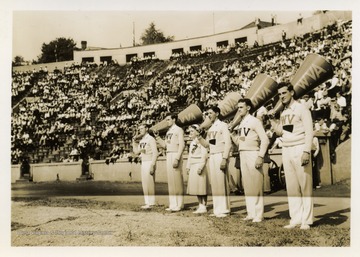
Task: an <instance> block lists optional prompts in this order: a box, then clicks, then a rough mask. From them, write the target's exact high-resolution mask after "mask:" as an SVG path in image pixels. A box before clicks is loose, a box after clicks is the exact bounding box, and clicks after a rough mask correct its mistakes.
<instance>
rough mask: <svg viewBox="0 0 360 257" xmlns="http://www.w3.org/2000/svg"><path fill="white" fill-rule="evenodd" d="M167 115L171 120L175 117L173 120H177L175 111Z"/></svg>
mask: <svg viewBox="0 0 360 257" xmlns="http://www.w3.org/2000/svg"><path fill="white" fill-rule="evenodd" d="M168 116H170V118H171V119H172V120H174V119H175V121H177V119H178V115H177V113H169V115H168Z"/></svg>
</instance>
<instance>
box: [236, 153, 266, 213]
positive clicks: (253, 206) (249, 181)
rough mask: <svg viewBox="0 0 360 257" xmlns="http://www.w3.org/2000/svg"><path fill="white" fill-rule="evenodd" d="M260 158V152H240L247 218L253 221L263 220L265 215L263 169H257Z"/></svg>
mask: <svg viewBox="0 0 360 257" xmlns="http://www.w3.org/2000/svg"><path fill="white" fill-rule="evenodd" d="M258 156H259V152H258V151H240V164H241V173H242V178H243V184H244V193H245V202H246V211H247V216H248V217H250V218H253V219H263V214H264V197H263V184H264V174H263V169H262V167H261V168H260V169H256V168H255V162H256V159H257V157H258Z"/></svg>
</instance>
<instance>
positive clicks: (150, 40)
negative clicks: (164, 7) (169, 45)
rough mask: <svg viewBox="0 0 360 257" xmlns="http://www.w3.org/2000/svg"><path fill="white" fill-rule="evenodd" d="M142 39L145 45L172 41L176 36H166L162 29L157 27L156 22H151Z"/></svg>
mask: <svg viewBox="0 0 360 257" xmlns="http://www.w3.org/2000/svg"><path fill="white" fill-rule="evenodd" d="M140 39H141V41H142V44H143V45H150V44H158V43H165V42H172V41H174V36H168V37H166V36H165V35H164V33H163V32H162V31H160V30H158V29H156V27H155V23H154V22H151V23H150V25H149V28H147V29H146V30H145V32H144V33H143V34H142V36H141V38H140Z"/></svg>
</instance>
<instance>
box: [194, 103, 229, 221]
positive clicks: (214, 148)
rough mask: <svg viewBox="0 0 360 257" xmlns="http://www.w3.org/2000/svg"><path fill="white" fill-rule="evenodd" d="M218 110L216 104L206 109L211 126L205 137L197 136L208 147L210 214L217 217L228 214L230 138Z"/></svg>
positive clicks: (226, 126)
mask: <svg viewBox="0 0 360 257" xmlns="http://www.w3.org/2000/svg"><path fill="white" fill-rule="evenodd" d="M220 112H221V110H220V108H219V107H217V106H213V107H211V108H210V109H209V110H208V111H207V116H208V118H209V120H210V122H211V127H210V128H209V130H208V131H207V134H206V139H204V138H203V137H202V136H201V135H199V136H198V140H199V143H200V144H201V145H203V146H204V147H206V148H209V149H210V154H209V170H210V184H211V190H212V199H213V207H214V210H213V211H214V214H212V215H213V216H216V217H218V218H222V217H226V216H228V215H229V214H230V199H229V191H230V188H229V173H228V159H229V153H230V148H231V138H230V132H229V129H228V125H227V124H226V123H225V122H223V121H221V120H220V119H219V115H220Z"/></svg>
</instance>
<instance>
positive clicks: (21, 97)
mask: <svg viewBox="0 0 360 257" xmlns="http://www.w3.org/2000/svg"><path fill="white" fill-rule="evenodd" d="M351 44H352V21H347V22H343V21H338V22H337V23H335V24H332V25H329V26H328V27H325V28H324V29H322V30H320V31H314V32H312V33H309V34H305V35H303V36H302V37H296V38H291V39H287V40H285V41H280V42H275V43H271V44H268V45H264V46H258V47H248V46H246V45H244V44H241V45H240V44H238V45H236V46H232V47H230V48H229V49H226V50H224V49H222V50H221V51H214V52H211V53H206V52H205V53H201V52H199V53H194V52H193V53H187V54H183V55H181V56H173V57H172V58H171V59H170V60H164V61H163V60H158V59H148V60H146V61H140V60H133V61H132V62H131V63H130V64H128V65H122V66H120V65H118V64H116V63H109V64H107V65H96V64H89V63H83V64H80V65H76V64H72V65H71V66H68V67H65V68H64V70H62V71H61V70H57V71H54V72H48V71H45V70H38V71H36V70H33V71H28V72H13V74H12V78H13V82H12V106H13V109H12V121H11V143H12V149H11V154H12V156H11V161H12V163H13V164H16V163H19V162H20V161H21V159H22V158H23V157H24V156H27V157H28V158H30V161H31V162H32V163H35V162H60V161H71V158H70V152H71V150H72V148H73V147H76V148H78V150H79V152H80V158H92V159H96V160H99V159H100V160H105V158H106V157H107V156H108V154H109V152H110V151H111V149H112V146H113V144H114V143H115V142H116V143H118V144H119V146H120V148H121V151H122V156H123V157H126V156H127V154H129V153H130V152H131V147H130V146H131V138H132V135H133V128H135V127H136V126H137V125H138V124H139V123H140V122H144V121H145V122H147V123H148V124H154V123H156V122H158V121H161V120H162V119H163V118H164V117H165V115H166V113H168V112H169V111H172V112H177V111H181V110H182V109H184V108H186V107H187V106H188V105H189V104H192V103H195V104H197V105H198V106H199V107H200V108H202V109H204V108H206V106H209V105H211V104H214V103H216V102H217V101H219V100H221V99H222V98H223V97H224V96H225V94H227V93H229V92H231V91H237V92H241V93H242V94H243V95H244V94H245V93H246V91H247V89H248V88H249V86H250V85H251V81H252V80H253V79H254V78H255V76H256V75H257V74H258V73H261V72H262V73H266V74H269V75H270V76H271V77H273V78H274V79H275V80H276V81H278V82H279V81H288V80H289V78H291V76H292V75H293V74H294V73H295V72H296V70H297V68H298V67H299V65H300V63H301V61H302V60H303V59H304V58H305V56H306V55H307V54H308V53H317V54H320V55H322V56H324V57H325V58H327V59H328V60H330V61H331V62H332V64H333V66H334V68H335V74H336V75H337V76H336V78H337V81H333V80H332V81H329V82H327V83H325V84H324V85H321V86H319V88H318V89H316V90H315V91H314V92H311V93H310V95H309V97H310V99H312V101H313V103H314V105H313V107H311V108H312V112H313V114H314V121H317V120H318V116H316V115H319V113H320V116H321V115H323V116H321V118H323V119H326V121H327V122H328V127H331V126H332V128H336V133H337V134H339V139H335V141H334V142H333V143H332V147H333V151H334V149H335V148H336V145H337V144H338V143H339V142H340V141H341V140H346V139H347V138H348V137H349V136H350V134H351V72H352V63H351V53H352V46H351ZM318 91H321V92H324V91H329V93H330V92H331V94H332V95H331V100H334V101H329V102H328V103H326V104H325V107H324V109H326V110H328V114H324V111H322V107H321V108H320V107H318V106H316V102H318V101H319V100H321V99H322V98H323V96H324V94H320V95H319V94H315V93H316V92H318ZM337 92H340V94H341V96H344V97H345V99H346V103H347V105H346V106H345V107H342V108H341V111H340V113H339V115H338V116H336V118H334V119H331V117H333V116H331V110H333V112H334V109H336V108H335V106H336V104H337V99H336V96H334V95H333V94H334V93H337ZM326 113H327V112H326ZM315 114H316V115H315ZM324 115H325V116H324ZM332 124H334V125H332ZM342 130H344V131H345V132H344V133H346V134H345V135H343V131H342ZM334 133H335V132H334ZM74 137H76V138H78V141H77V143H76V144H75V143H74V140H73V139H74Z"/></svg>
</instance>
